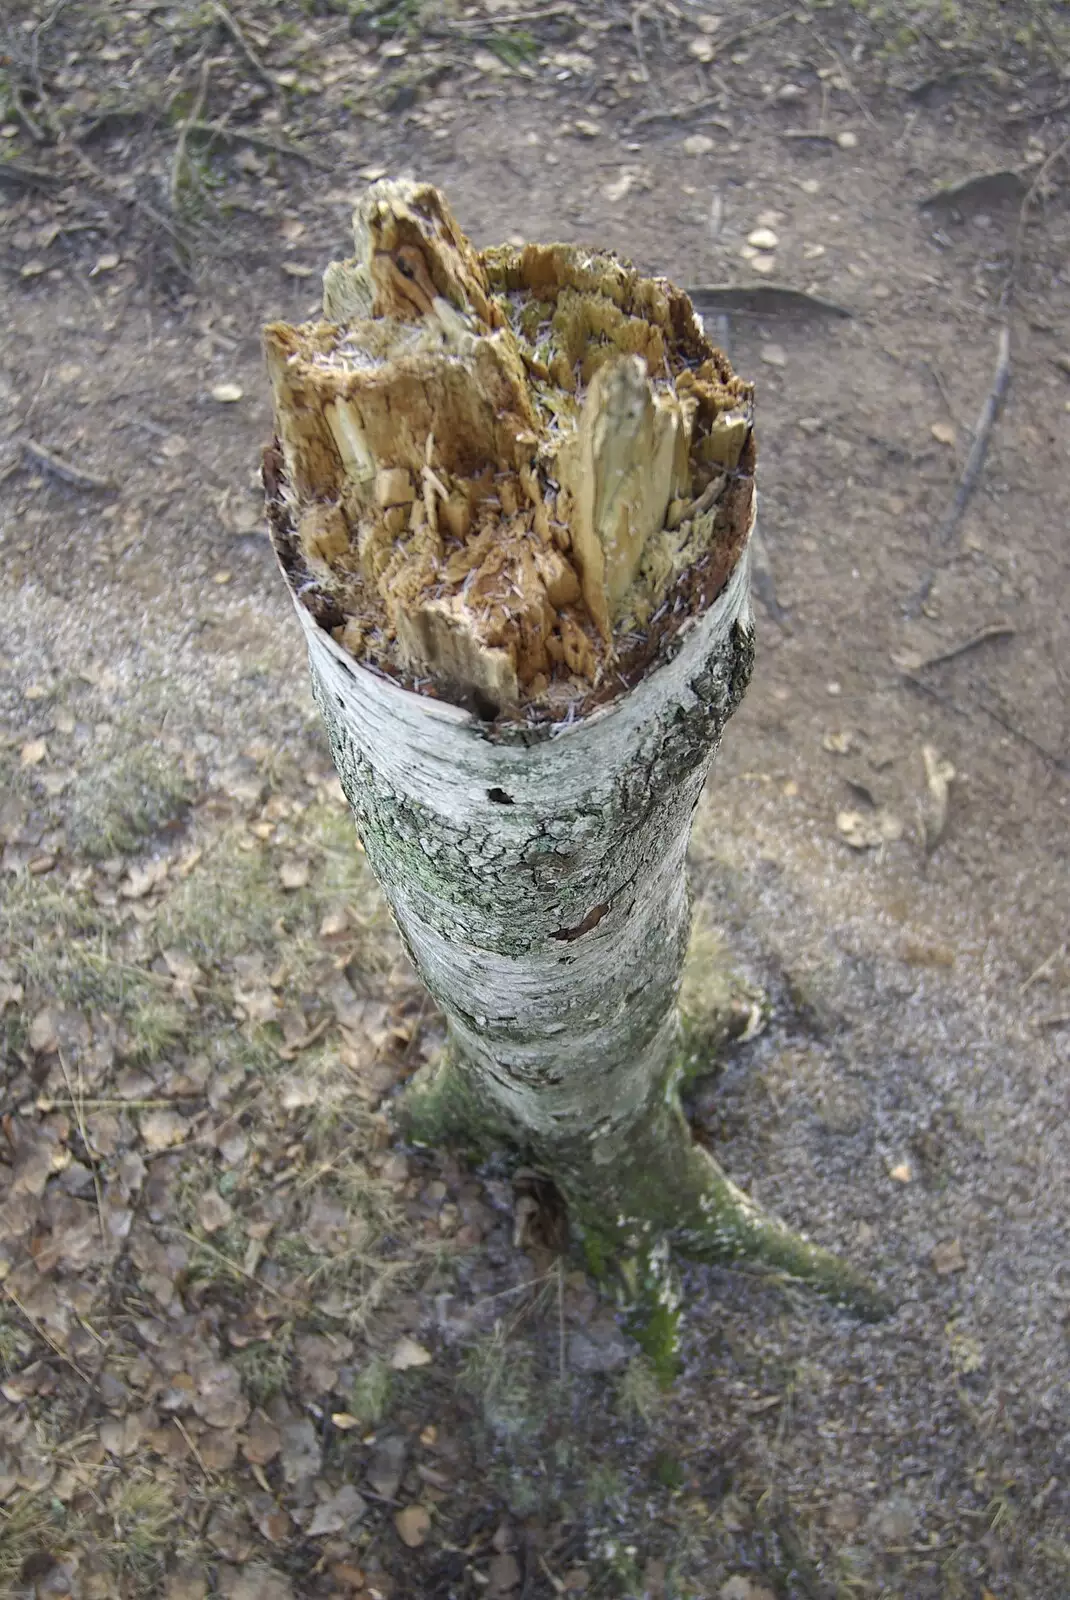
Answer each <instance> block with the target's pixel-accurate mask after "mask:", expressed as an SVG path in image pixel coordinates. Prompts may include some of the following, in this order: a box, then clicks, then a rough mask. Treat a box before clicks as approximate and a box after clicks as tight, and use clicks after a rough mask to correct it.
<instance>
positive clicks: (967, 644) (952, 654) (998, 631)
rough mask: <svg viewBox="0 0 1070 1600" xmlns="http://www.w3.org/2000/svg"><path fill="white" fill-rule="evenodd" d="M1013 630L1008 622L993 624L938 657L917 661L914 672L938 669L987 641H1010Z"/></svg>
mask: <svg viewBox="0 0 1070 1600" xmlns="http://www.w3.org/2000/svg"><path fill="white" fill-rule="evenodd" d="M1015 631H1016V630H1015V629H1014V628H1012V627H1011V625H1010V623H1009V622H993V623H991V624H990V626H989V627H987V628H982V629H981V631H980V633H975V634H973V636H972V637H971V638H969V639H963V641H962V643H961V644H953V645H951V646H950V647H949V648H948V649H947V650H941V651H940V653H939V655H935V656H926V658H925V660H924V661H919V662H918V664H917V666H916V667H915V669H914V670H915V671H916V672H924V671H925V669H926V667H939V666H941V665H942V664H943V663H944V662H945V661H954V660H955V659H956V657H957V656H964V655H965V654H966V652H967V651H968V650H976V649H977V646H978V645H980V644H987V643H988V641H989V639H1011V638H1013V637H1014V634H1015Z"/></svg>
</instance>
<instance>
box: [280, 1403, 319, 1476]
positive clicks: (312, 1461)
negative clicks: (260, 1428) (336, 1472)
mask: <svg viewBox="0 0 1070 1600" xmlns="http://www.w3.org/2000/svg"><path fill="white" fill-rule="evenodd" d="M281 1431H282V1473H283V1477H284V1478H285V1479H286V1482H287V1483H291V1484H292V1483H300V1482H301V1480H302V1479H304V1478H315V1477H316V1476H317V1475H318V1474H319V1472H320V1470H321V1468H322V1466H323V1448H322V1446H321V1444H320V1441H319V1438H318V1436H317V1434H316V1430H315V1428H314V1427H313V1425H312V1423H311V1422H310V1421H309V1420H308V1418H307V1417H299V1418H298V1419H297V1420H296V1421H295V1422H286V1423H284V1424H283V1426H282V1430H281Z"/></svg>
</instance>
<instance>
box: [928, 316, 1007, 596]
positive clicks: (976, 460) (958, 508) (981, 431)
mask: <svg viewBox="0 0 1070 1600" xmlns="http://www.w3.org/2000/svg"><path fill="white" fill-rule="evenodd" d="M1010 381H1011V335H1010V329H1009V328H1008V326H1007V324H1006V323H1003V325H1002V326H1001V328H1000V330H999V341H998V344H997V347H996V370H995V374H994V376H993V378H992V385H991V388H990V389H989V391H988V393H987V395H986V396H985V403H984V405H983V406H982V407H981V415H980V416H979V417H978V419H977V427H976V429H975V430H974V435H973V444H972V446H971V448H970V453H969V455H968V457H967V458H966V465H965V466H964V467H963V469H962V476H961V477H960V479H959V485H958V488H957V489H956V490H955V498H954V500H952V502H951V507H950V509H949V510H948V512H947V515H946V516H945V517H944V520H943V522H942V523H941V524H940V527H939V528H938V529H937V533H936V547H937V549H938V550H944V549H946V548H947V546H948V545H949V544H950V543H951V540H952V538H953V537H954V534H955V530H956V528H957V527H958V525H959V523H960V522H961V520H962V514H963V512H964V511H965V510H966V507H967V506H968V505H969V503H970V497H971V496H972V494H973V492H974V490H975V489H976V488H977V484H978V482H979V480H980V477H981V469H982V467H983V466H984V464H985V456H986V455H987V454H988V444H989V440H990V439H991V437H992V429H993V428H994V427H995V424H996V419H997V417H998V416H999V414H1000V411H1001V410H1002V408H1003V400H1004V396H1005V395H1006V393H1007V389H1008V388H1009V386H1010ZM935 582H936V572H935V571H931V572H929V573H927V574H926V576H925V578H924V579H923V581H922V583H921V585H920V587H919V588H918V591H917V593H916V594H915V595H914V596H913V597H912V598H911V600H909V601H908V603H907V606H906V613H907V615H908V616H912V617H916V616H917V614H918V612H919V611H920V610H921V608H922V606H923V605H924V604H925V602H926V600H928V598H929V595H930V593H931V592H932V586H933V584H934V583H935Z"/></svg>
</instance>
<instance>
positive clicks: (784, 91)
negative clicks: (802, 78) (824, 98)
mask: <svg viewBox="0 0 1070 1600" xmlns="http://www.w3.org/2000/svg"><path fill="white" fill-rule="evenodd" d="M773 99H774V100H776V102H777V104H778V105H782V106H795V105H798V104H799V101H800V100H805V99H806V90H805V89H804V88H803V86H802V84H801V83H782V84H781V85H780V88H779V89H778V90H777V92H776V94H775V95H774V96H773Z"/></svg>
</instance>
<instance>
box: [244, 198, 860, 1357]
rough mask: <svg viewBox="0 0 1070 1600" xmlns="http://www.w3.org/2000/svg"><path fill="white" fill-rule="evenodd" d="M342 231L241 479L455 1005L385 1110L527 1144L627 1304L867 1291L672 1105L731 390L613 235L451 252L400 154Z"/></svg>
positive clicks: (669, 291) (278, 352) (733, 535)
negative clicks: (608, 251)
mask: <svg viewBox="0 0 1070 1600" xmlns="http://www.w3.org/2000/svg"><path fill="white" fill-rule="evenodd" d="M355 231H356V238H357V246H358V249H357V255H356V256H355V257H354V258H353V260H351V261H349V262H346V263H338V264H334V265H332V267H330V268H329V269H328V272H327V275H326V281H325V312H326V317H327V320H326V321H324V322H322V323H319V324H315V325H311V326H307V327H306V328H304V329H301V330H294V329H286V328H281V327H279V326H278V325H276V326H274V327H272V328H270V329H268V330H267V333H266V343H267V349H268V362H269V369H270V371H271V376H272V383H273V388H274V394H275V406H276V419H277V433H278V443H277V445H276V447H274V448H273V449H272V450H271V451H269V452H268V453H267V455H266V457H265V481H266V484H267V488H268V496H269V509H270V515H271V524H272V532H273V538H274V543H275V548H276V551H277V554H278V556H279V561H280V565H281V566H282V569H283V572H284V573H285V575H286V577H287V580H288V582H289V584H290V588H291V592H292V594H293V597H294V600H295V604H296V607H297V613H298V616H299V617H300V619H301V622H302V625H303V627H304V631H305V636H306V640H307V643H308V649H309V659H310V664H311V670H312V682H313V689H314V692H315V695H316V699H317V702H318V704H319V706H320V709H321V711H322V714H323V718H324V722H325V725H326V728H327V733H328V737H329V740H330V744H331V750H332V754H333V757H334V761H335V764H336V766H337V769H338V773H339V776H340V778H341V782H342V786H343V789H344V791H345V793H346V796H347V799H348V801H349V803H350V805H351V807H352V810H353V813H354V816H355V819H356V822H357V826H358V829H359V830H360V834H361V837H362V840H363V842H364V847H365V850H366V852H367V855H368V858H369V861H370V862H371V865H372V867H373V869H374V871H375V873H376V875H377V877H378V879H379V882H380V884H381V885H382V888H383V891H384V893H385V895H386V897H387V900H388V901H389V904H390V906H391V909H392V911H393V914H394V917H395V920H396V922H397V924H398V927H399V929H400V931H401V934H402V937H403V939H404V941H405V945H406V948H407V950H408V952H409V954H410V956H411V958H412V960H413V963H414V965H415V966H416V968H417V970H418V971H419V972H420V974H421V976H422V978H423V980H424V982H425V983H426V985H427V988H428V990H429V992H430V993H431V995H432V996H433V998H434V999H435V1001H436V1003H437V1004H438V1005H439V1007H440V1008H441V1010H442V1012H443V1014H444V1016H445V1018H446V1022H447V1046H446V1049H445V1051H444V1053H443V1057H442V1059H441V1060H440V1061H439V1062H438V1063H436V1065H435V1066H434V1068H433V1069H430V1070H428V1071H426V1072H424V1073H423V1074H422V1075H421V1076H420V1078H419V1079H418V1081H416V1082H415V1083H414V1084H413V1085H412V1086H411V1088H410V1090H409V1092H408V1094H407V1097H406V1104H405V1115H406V1116H407V1118H408V1123H409V1127H410V1130H411V1132H412V1134H413V1136H414V1137H420V1138H423V1139H425V1140H428V1141H435V1142H438V1141H440V1140H442V1139H444V1138H447V1137H449V1138H461V1139H468V1138H476V1139H481V1140H486V1139H488V1138H489V1139H492V1140H497V1141H503V1140H504V1141H508V1142H509V1143H511V1144H512V1145H513V1146H515V1147H516V1148H518V1149H520V1150H523V1151H524V1153H525V1156H526V1158H527V1159H528V1160H530V1161H533V1162H535V1163H537V1164H538V1165H539V1166H540V1168H541V1169H542V1170H544V1171H545V1172H547V1173H548V1174H549V1175H550V1176H552V1177H553V1178H554V1179H555V1180H556V1181H557V1183H558V1185H559V1186H560V1188H561V1190H562V1192H563V1193H564V1195H565V1197H566V1199H567V1201H568V1203H569V1206H570V1212H571V1216H572V1219H573V1224H574V1227H575V1229H576V1232H577V1234H578V1235H579V1236H581V1237H582V1238H583V1240H584V1243H585V1247H586V1249H587V1251H588V1255H589V1258H590V1259H591V1260H592V1261H594V1260H596V1259H597V1260H601V1261H605V1260H607V1259H609V1258H612V1259H613V1260H615V1261H616V1262H617V1264H618V1267H619V1269H620V1273H621V1274H622V1277H623V1280H624V1281H626V1282H628V1283H630V1284H631V1287H632V1292H633V1293H634V1294H635V1295H637V1296H639V1297H640V1298H643V1297H645V1299H646V1302H647V1309H648V1311H649V1312H650V1314H651V1318H652V1320H651V1322H650V1324H649V1325H650V1326H651V1327H654V1326H657V1327H661V1328H662V1329H663V1330H664V1329H668V1328H669V1326H670V1324H671V1323H672V1319H673V1318H674V1316H675V1307H674V1306H673V1305H671V1302H672V1300H673V1290H672V1270H673V1269H672V1264H671V1263H672V1260H673V1257H674V1254H679V1253H684V1254H687V1255H690V1256H694V1257H698V1258H700V1259H704V1260H721V1261H727V1262H738V1261H749V1262H754V1263H758V1264H762V1265H764V1266H766V1267H771V1268H775V1269H776V1270H778V1271H783V1272H787V1273H790V1274H791V1275H793V1276H797V1277H800V1278H804V1279H806V1280H808V1281H809V1282H811V1283H813V1284H814V1285H815V1286H816V1287H818V1288H819V1289H820V1290H821V1291H822V1292H824V1293H826V1294H828V1295H829V1296H830V1297H832V1298H833V1299H834V1300H836V1301H837V1302H838V1303H842V1304H845V1305H850V1306H852V1307H853V1308H854V1309H856V1310H862V1311H867V1312H875V1311H876V1310H877V1309H878V1307H879V1306H880V1300H879V1297H878V1296H876V1294H875V1292H874V1291H872V1290H871V1289H870V1288H869V1286H868V1285H866V1284H865V1282H864V1280H863V1279H862V1278H861V1277H860V1276H859V1275H858V1274H857V1273H855V1272H854V1271H853V1270H852V1269H850V1268H849V1267H847V1266H846V1265H844V1264H843V1263H841V1262H839V1261H837V1260H836V1259H835V1258H834V1257H832V1256H831V1255H829V1254H828V1253H827V1252H825V1251H823V1250H820V1249H819V1248H817V1247H815V1246H813V1245H811V1244H809V1243H808V1242H807V1241H806V1240H805V1239H803V1238H802V1237H801V1236H799V1235H797V1234H795V1233H792V1232H791V1231H790V1230H789V1229H787V1228H786V1227H784V1226H783V1225H782V1224H781V1223H779V1222H778V1221H776V1220H775V1219H774V1218H772V1217H770V1216H768V1215H767V1214H765V1213H764V1212H763V1211H761V1209H760V1208H759V1207H757V1206H756V1205H755V1204H754V1203H753V1202H752V1201H751V1200H750V1199H748V1197H747V1196H745V1195H744V1194H742V1193H741V1192H740V1191H739V1190H738V1189H737V1188H736V1187H735V1186H734V1185H733V1184H732V1183H731V1181H730V1180H729V1179H728V1178H727V1177H726V1176H725V1174H724V1173H723V1172H722V1171H721V1170H720V1168H719V1167H718V1166H717V1164H716V1163H715V1162H714V1161H713V1159H712V1158H711V1157H710V1156H709V1154H708V1153H707V1152H706V1151H704V1150H702V1149H700V1148H699V1147H698V1146H696V1145H694V1144H693V1143H692V1141H691V1138H690V1133H689V1131H688V1128H687V1125H686V1122H685V1120H684V1117H683V1114H682V1112H681V1110H680V1101H679V1087H680V1081H681V1076H682V1074H683V1073H684V1072H685V1071H686V1070H687V1068H688V1058H689V1054H690V1056H692V1057H693V1055H694V1049H695V1036H694V1034H692V1035H691V1037H690V1040H689V1038H688V1036H687V1035H686V1033H685V1032H684V1031H683V1030H682V1028H681V1021H680V1017H679V1014H678V994H679V986H680V978H681V971H682V967H683V963H684V958H685V952H686V950H687V945H688V932H689V927H690V901H689V895H688V890H687V882H686V869H685V857H686V850H687V843H688V838H689V834H690V829H691V820H692V816H693V813H694V808H695V806H696V804H697V802H698V799H699V796H700V794H701V791H702V788H703V785H704V783H705V780H706V776H707V773H708V770H709V766H710V762H711V760H712V758H713V755H714V752H715V750H716V748H717V745H718V743H719V741H720V738H721V734H722V731H723V729H724V726H725V724H726V722H727V720H728V718H729V717H730V715H731V713H732V711H733V710H734V709H735V707H736V705H737V704H738V703H739V700H740V698H741V697H742V694H743V692H744V690H745V688H746V684H747V680H748V678H749V675H750V670H751V665H752V661H753V627H752V620H751V614H750V607H749V599H748V566H747V548H746V547H747V538H748V535H749V532H750V528H751V524H752V521H753V512H754V492H753V468H754V462H755V446H754V438H753V430H752V426H751V390H750V386H749V385H746V384H743V383H741V382H740V380H738V379H736V378H735V376H734V375H733V374H732V372H731V369H730V367H729V366H728V363H727V361H726V360H725V358H724V357H723V356H722V355H721V354H720V352H717V351H714V350H713V348H712V347H711V346H710V345H709V344H708V343H707V341H706V340H705V335H704V334H703V333H702V331H701V326H700V324H699V323H698V322H697V319H696V318H695V316H694V313H693V311H692V310H691V307H690V304H689V303H688V301H687V298H686V296H685V295H683V294H681V292H680V291H679V290H676V289H674V288H673V287H672V286H671V285H669V284H667V283H665V282H664V280H660V279H645V278H641V277H640V276H639V275H638V274H637V273H635V272H634V271H633V270H632V269H631V268H628V267H626V266H625V265H623V264H622V263H619V262H617V261H616V260H615V259H614V258H612V257H609V256H605V255H599V254H597V253H590V252H582V251H578V250H575V249H571V248H566V247H563V246H536V245H529V246H525V247H524V248H522V249H520V250H496V251H495V250H491V251H486V252H483V253H482V254H479V253H477V252H475V251H474V250H473V248H472V247H471V246H470V245H469V244H468V242H467V240H465V239H464V236H463V235H462V234H461V233H460V230H459V229H458V227H457V225H456V223H455V222H454V220H453V218H452V216H451V214H450V213H449V210H448V208H447V207H446V205H445V202H444V201H443V200H442V198H441V196H439V195H438V194H437V192H436V191H434V190H432V189H429V188H428V187H427V186H422V185H399V184H387V185H379V186H375V187H374V188H373V189H372V190H371V191H370V192H369V195H368V196H367V197H366V198H365V199H364V201H362V203H361V205H360V206H359V207H358V212H357V217H356V229H355ZM485 580H486V581H485ZM569 640H571V641H572V644H571V645H569V644H568V641H569ZM554 641H556V642H554ZM573 646H574V648H573ZM540 651H541V652H542V653H541V654H540Z"/></svg>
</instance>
